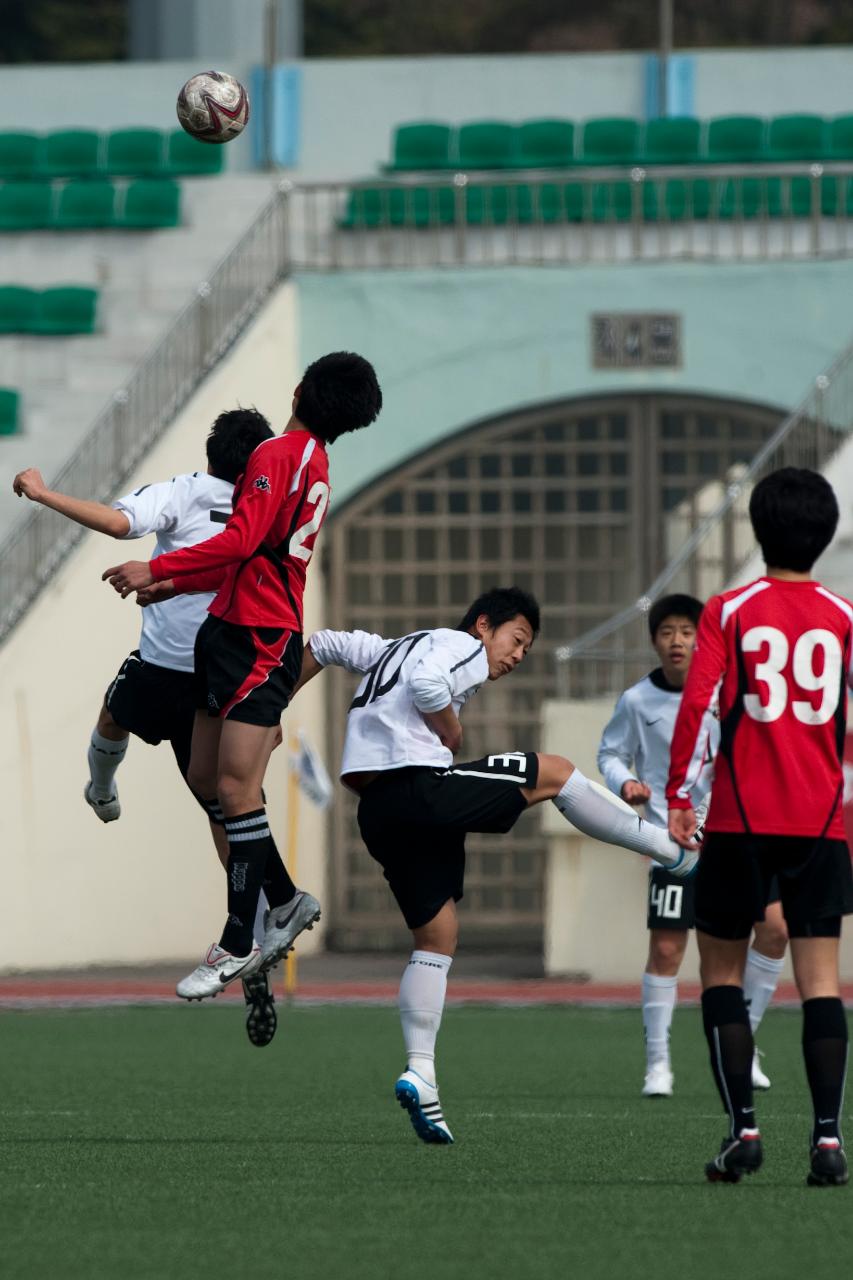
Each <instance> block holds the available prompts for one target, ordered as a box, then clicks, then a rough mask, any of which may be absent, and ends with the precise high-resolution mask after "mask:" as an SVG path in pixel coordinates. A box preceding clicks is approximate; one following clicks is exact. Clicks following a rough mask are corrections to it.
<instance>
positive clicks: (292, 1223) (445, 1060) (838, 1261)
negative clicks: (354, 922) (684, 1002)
mask: <svg viewBox="0 0 853 1280" xmlns="http://www.w3.org/2000/svg"><path fill="white" fill-rule="evenodd" d="M761 1043H762V1045H763V1047H764V1048H765V1050H766V1051H767V1057H766V1067H767V1070H768V1072H769V1074H770V1075H771V1077H772V1079H773V1088H772V1090H771V1092H770V1093H769V1094H768V1095H763V1096H761V1097H760V1098H759V1119H760V1123H761V1128H762V1131H763V1134H764V1139H765V1149H766V1163H765V1167H764V1169H763V1170H762V1172H761V1173H760V1174H759V1175H758V1176H757V1177H755V1178H753V1179H751V1180H749V1181H744V1182H743V1183H741V1184H740V1185H739V1186H737V1187H732V1186H721V1185H716V1186H709V1185H708V1184H706V1183H705V1181H704V1179H703V1177H702V1166H703V1163H704V1161H705V1160H706V1159H707V1158H708V1157H709V1156H710V1155H712V1154H713V1153H714V1152H715V1151H716V1148H717V1146H718V1144H719V1141H720V1139H721V1137H722V1135H723V1132H724V1124H723V1120H722V1116H721V1113H720V1110H719V1104H718V1101H717V1098H716V1095H715V1093H714V1091H713V1088H712V1085H711V1080H710V1074H709V1071H708V1067H707V1063H706V1058H705V1048H704V1041H703V1040H702V1038H701V1032H700V1025H699V1014H698V1012H697V1011H695V1010H685V1011H683V1012H679V1013H678V1014H677V1016H676V1024H675V1029H674V1059H675V1069H676V1090H677V1092H676V1096H675V1097H674V1098H673V1099H671V1100H645V1099H641V1098H640V1097H639V1089H640V1085H641V1083H642V1065H643V1064H642V1044H641V1032H640V1018H639V1013H638V1012H636V1011H621V1010H620V1011H612V1012H610V1011H589V1010H578V1009H556V1008H551V1009H479V1008H477V1009H451V1010H450V1011H449V1012H448V1013H447V1014H446V1015H445V1022H444V1026H443V1029H442V1036H441V1045H440V1048H441V1056H440V1068H441V1084H442V1102H443V1104H444V1109H445V1114H446V1116H447V1119H448V1122H449V1123H450V1126H451V1128H452V1129H453V1131H454V1134H455V1136H456V1138H457V1142H456V1145H455V1146H453V1147H426V1146H424V1145H422V1144H421V1143H420V1142H419V1141H418V1140H417V1139H416V1137H415V1135H414V1132H413V1131H412V1129H411V1127H410V1125H409V1121H408V1119H407V1117H406V1116H405V1115H404V1113H403V1112H402V1111H401V1110H400V1109H399V1108H398V1107H397V1106H396V1104H395V1103H394V1101H393V1095H392V1088H393V1082H394V1079H395V1076H396V1074H397V1072H398V1070H399V1069H400V1068H401V1065H402V1055H401V1050H400V1039H399V1029H398V1024H397V1017H396V1013H395V1011H394V1010H393V1009H385V1008H359V1007H337V1008H329V1007H318V1008H308V1009H298V1010H284V1012H283V1014H282V1017H281V1025H280V1029H279V1034H278V1037H277V1038H276V1040H275V1041H274V1043H273V1044H272V1045H271V1046H270V1047H269V1048H267V1049H263V1050H258V1049H254V1048H252V1047H251V1046H250V1045H249V1044H248V1041H247V1040H246V1039H245V1036H244V1034H243V1031H242V1025H241V1011H240V1010H239V1009H238V1008H236V1007H226V1008H221V1007H215V1006H214V1007H210V1006H200V1007H193V1008H183V1007H175V1008H139V1009H104V1010H85V1011H76V1012H49V1013H41V1012H38V1013H36V1012H32V1013H29V1012H21V1013H4V1014H0V1081H1V1082H2V1091H0V1274H2V1276H3V1280H18V1278H21V1280H23V1278H26V1280H42V1277H50V1280H65V1278H66V1277H67V1278H68V1280H71V1278H74V1280H76V1278H77V1277H80V1280H84V1278H85V1280H101V1277H104V1278H106V1277H109V1278H110V1280H113V1278H114V1280H136V1278H138V1277H146V1278H147V1277H151V1278H152V1280H154V1278H155V1277H156V1278H157V1280H194V1278H195V1277H205V1280H263V1278H265V1277H273V1276H274V1277H280V1278H281V1280H291V1277H292V1278H293V1280H350V1278H352V1280H362V1278H364V1280H367V1278H368V1277H369V1278H370V1280H385V1277H387V1278H388V1280H392V1278H393V1280H445V1278H447V1280H457V1278H458V1280H481V1278H482V1280H486V1278H488V1280H503V1277H507V1278H508V1280H509V1278H512V1280H519V1278H523V1280H527V1278H528V1277H529V1278H530V1280H534V1278H535V1280H542V1278H545V1280H550V1277H555V1278H556V1277H560V1280H574V1277H577V1278H578V1280H599V1278H601V1280H605V1278H607V1280H611V1278H614V1277H615V1278H618V1280H621V1278H622V1277H630V1278H631V1280H635V1278H636V1277H650V1280H651V1278H654V1280H704V1278H705V1277H708V1278H709V1280H710V1278H711V1277H713V1278H714V1280H719V1277H727V1276H731V1277H734V1276H738V1275H744V1276H745V1277H749V1280H765V1278H766V1280H770V1278H771V1277H772V1278H773V1280H787V1277H807V1278H808V1280H822V1278H823V1277H827V1278H829V1277H832V1278H833V1280H836V1278H837V1277H838V1275H839V1274H844V1273H845V1272H846V1267H847V1266H848V1265H849V1263H850V1258H851V1256H853V1189H847V1188H841V1189H828V1190H816V1189H808V1188H806V1186H805V1185H804V1183H805V1173H806V1168H807V1164H806V1154H807V1151H806V1143H807V1130H808V1122H809V1106H808V1100H807V1093H806V1089H805V1084H804V1081H803V1075H802V1066H801V1062H800V1056H799V1017H798V1015H796V1014H791V1013H785V1012H780V1011H776V1012H772V1013H771V1014H770V1015H769V1016H768V1018H767V1019H766V1022H765V1026H764V1028H762V1034H761Z"/></svg>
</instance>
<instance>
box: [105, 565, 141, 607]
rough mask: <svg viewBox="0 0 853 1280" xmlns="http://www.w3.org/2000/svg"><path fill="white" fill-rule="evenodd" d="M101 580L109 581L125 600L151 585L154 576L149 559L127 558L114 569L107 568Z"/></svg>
mask: <svg viewBox="0 0 853 1280" xmlns="http://www.w3.org/2000/svg"><path fill="white" fill-rule="evenodd" d="M101 581H102V582H109V584H110V586H111V587H112V588H113V590H114V591H117V592H118V594H119V595H120V596H121V598H122V600H125V599H126V598H127V597H128V596H129V595H131V594H132V593H133V592H134V591H141V590H142V589H143V588H144V587H150V586H151V584H152V582H153V581H154V578H153V576H152V573H151V566H150V565H149V563H148V561H147V560H127V561H126V562H125V563H124V564H117V565H114V566H113V567H112V569H105V570H104V572H103V573H102V574H101Z"/></svg>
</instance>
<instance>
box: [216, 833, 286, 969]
mask: <svg viewBox="0 0 853 1280" xmlns="http://www.w3.org/2000/svg"><path fill="white" fill-rule="evenodd" d="M225 834H226V835H227V836H228V921H227V923H226V925H225V928H224V929H223V930H222V937H221V938H220V939H219V945H220V946H221V947H224V948H225V950H226V951H230V952H231V954H232V955H235V956H245V955H248V954H249V952H250V951H251V949H252V943H253V941H254V938H253V934H252V929H253V926H254V923H255V915H256V913H257V910H258V898H259V897H260V894H261V886H262V884H263V880H264V868H265V867H266V865H267V860H268V859H269V856H270V851H271V850H272V851H273V852H275V843H274V841H273V838H272V836H271V835H270V827H269V822H268V821H267V811H266V809H254V810H253V811H252V812H251V813H240V814H237V815H236V816H235V817H233V818H226V819H225Z"/></svg>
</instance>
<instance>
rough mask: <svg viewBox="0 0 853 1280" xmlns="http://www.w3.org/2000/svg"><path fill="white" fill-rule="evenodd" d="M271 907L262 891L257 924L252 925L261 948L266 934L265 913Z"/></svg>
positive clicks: (257, 912)
mask: <svg viewBox="0 0 853 1280" xmlns="http://www.w3.org/2000/svg"><path fill="white" fill-rule="evenodd" d="M269 905H270V904H269V902H268V901H267V895H266V894H265V893H264V891H263V889H261V893H260V897H259V898H258V909H257V911H256V912H255V923H254V924H253V925H252V933H253V935H254V938H255V942H257V944H258V946H259V947H260V946H263V942H264V933H265V932H266V930H265V929H264V912H265V911H268V910H269Z"/></svg>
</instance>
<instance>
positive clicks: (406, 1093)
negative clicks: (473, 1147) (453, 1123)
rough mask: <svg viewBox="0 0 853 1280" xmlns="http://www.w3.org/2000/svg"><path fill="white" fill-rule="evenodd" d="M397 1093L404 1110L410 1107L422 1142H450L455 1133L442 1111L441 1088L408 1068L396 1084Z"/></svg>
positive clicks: (409, 1109) (413, 1121)
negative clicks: (439, 1093)
mask: <svg viewBox="0 0 853 1280" xmlns="http://www.w3.org/2000/svg"><path fill="white" fill-rule="evenodd" d="M394 1096H395V1098H396V1099H397V1101H398V1102H399V1104H400V1106H401V1107H402V1108H403V1110H404V1111H408V1113H409V1119H410V1120H411V1122H412V1128H413V1129H414V1131H415V1133H416V1134H417V1135H418V1137H419V1138H420V1139H421V1141H422V1142H430V1143H438V1144H442V1145H445V1146H446V1145H448V1144H449V1143H451V1142H452V1141H453V1134H452V1133H451V1132H450V1130H449V1129H448V1127H447V1124H446V1123H445V1119H444V1116H443V1115H442V1114H441V1103H440V1102H439V1100H438V1089H437V1088H436V1086H435V1085H434V1084H430V1083H429V1081H428V1080H424V1078H423V1076H421V1075H418V1073H417V1071H412V1070H411V1068H407V1070H405V1071H404V1072H403V1074H402V1075H401V1076H400V1078H399V1080H398V1081H397V1083H396V1084H395V1085H394Z"/></svg>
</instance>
